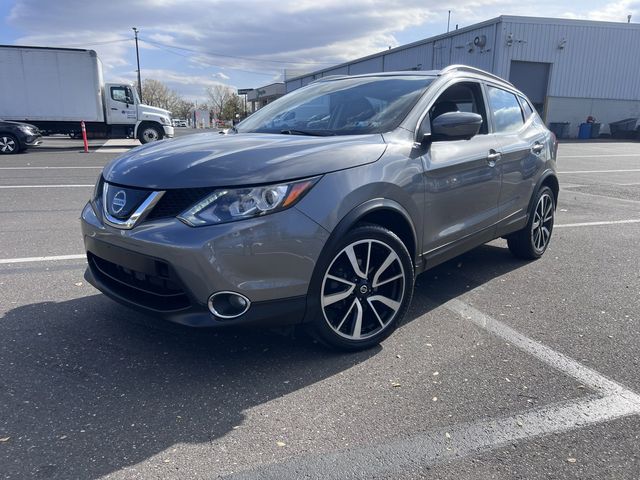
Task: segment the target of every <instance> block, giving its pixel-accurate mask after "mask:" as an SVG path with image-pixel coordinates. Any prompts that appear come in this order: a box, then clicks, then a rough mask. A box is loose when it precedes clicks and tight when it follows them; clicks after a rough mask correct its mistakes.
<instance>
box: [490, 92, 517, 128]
mask: <svg viewBox="0 0 640 480" xmlns="http://www.w3.org/2000/svg"><path fill="white" fill-rule="evenodd" d="M488 90H489V107H490V108H491V110H492V111H493V119H494V122H495V128H496V132H497V133H506V132H514V131H516V130H519V129H520V128H521V127H522V125H524V118H523V117H522V110H521V109H520V104H519V103H518V99H517V98H516V96H515V95H514V94H513V93H511V92H507V91H506V90H502V89H501V88H496V87H488Z"/></svg>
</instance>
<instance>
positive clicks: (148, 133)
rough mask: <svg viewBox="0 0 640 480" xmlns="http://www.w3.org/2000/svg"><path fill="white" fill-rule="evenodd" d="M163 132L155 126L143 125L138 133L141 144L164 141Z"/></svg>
mask: <svg viewBox="0 0 640 480" xmlns="http://www.w3.org/2000/svg"><path fill="white" fill-rule="evenodd" d="M163 135H164V134H163V132H162V131H161V130H160V128H158V127H156V126H155V125H142V126H141V127H140V130H139V132H138V140H140V143H143V144H144V143H151V142H157V141H158V140H162V137H163Z"/></svg>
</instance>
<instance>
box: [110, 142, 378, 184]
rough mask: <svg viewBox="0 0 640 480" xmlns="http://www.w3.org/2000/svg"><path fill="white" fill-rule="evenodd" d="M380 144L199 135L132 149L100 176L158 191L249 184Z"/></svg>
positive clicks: (360, 160) (314, 169)
mask: <svg viewBox="0 0 640 480" xmlns="http://www.w3.org/2000/svg"><path fill="white" fill-rule="evenodd" d="M385 148H386V144H385V143H384V140H383V138H382V135H379V134H370V135H348V136H332V137H309V136H300V135H279V134H260V133H238V134H227V135H221V134H219V133H203V134H195V135H188V136H185V137H181V138H177V139H173V140H164V141H161V142H158V143H151V144H148V145H144V146H142V147H139V148H136V149H133V150H131V151H130V152H128V153H127V154H125V155H123V156H121V157H119V158H117V159H115V160H113V161H112V162H111V163H109V164H108V165H107V166H106V167H105V169H104V172H103V175H104V178H105V180H106V181H107V182H111V183H117V184H120V185H125V186H131V187H143V188H153V189H160V190H164V189H170V188H190V187H209V186H211V187H223V186H225V187H226V186H239V185H254V184H262V183H272V182H281V181H285V180H293V179H297V178H304V177H311V176H314V175H320V174H323V173H329V172H332V171H336V170H342V169H345V168H350V167H355V166H358V165H364V164H366V163H371V162H375V161H376V160H378V159H379V158H380V157H381V156H382V154H383V153H384V150H385Z"/></svg>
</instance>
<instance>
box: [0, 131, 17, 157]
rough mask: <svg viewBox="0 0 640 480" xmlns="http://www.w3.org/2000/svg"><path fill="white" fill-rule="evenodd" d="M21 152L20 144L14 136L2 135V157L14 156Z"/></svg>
mask: <svg viewBox="0 0 640 480" xmlns="http://www.w3.org/2000/svg"><path fill="white" fill-rule="evenodd" d="M20 150H21V148H20V142H18V139H17V138H16V137H15V136H14V135H11V134H10V133H0V155H12V154H14V153H18V152H19V151H20Z"/></svg>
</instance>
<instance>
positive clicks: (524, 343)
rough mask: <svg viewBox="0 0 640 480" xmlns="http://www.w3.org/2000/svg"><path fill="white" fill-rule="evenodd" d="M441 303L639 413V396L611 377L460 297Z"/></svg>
mask: <svg viewBox="0 0 640 480" xmlns="http://www.w3.org/2000/svg"><path fill="white" fill-rule="evenodd" d="M444 306H445V308H447V309H448V310H450V311H452V312H455V313H457V314H458V315H460V316H461V317H463V318H465V319H466V320H469V321H471V322H472V323H474V324H476V325H477V326H479V327H481V328H483V329H485V330H487V331H488V332H490V333H492V334H494V335H496V336H498V337H500V338H502V339H503V340H506V341H507V342H509V343H510V344H511V345H514V346H516V347H518V348H519V349H520V350H522V351H524V352H525V353H528V354H529V355H532V356H534V357H536V358H537V359H538V360H540V361H542V362H543V363H546V364H547V365H549V366H550V367H552V368H554V369H556V370H559V371H561V372H562V373H564V374H565V375H568V376H570V377H573V378H575V379H576V380H578V381H579V382H581V383H582V384H584V385H586V386H588V387H590V388H591V389H593V390H595V391H600V392H602V393H603V394H606V395H619V396H623V397H625V398H627V399H628V400H630V401H632V402H633V403H635V404H636V406H637V408H638V412H639V413H640V396H638V395H637V394H636V393H634V392H631V391H630V390H628V389H626V388H624V387H623V386H622V385H619V384H618V383H616V382H614V381H613V380H609V379H608V378H606V377H604V376H603V375H601V374H599V373H598V372H596V371H595V370H592V369H590V368H588V367H585V366H584V365H582V364H581V363H579V362H577V361H576V360H573V359H572V358H570V357H567V356H566V355H563V354H562V353H560V352H556V351H555V350H553V349H551V348H550V347H547V346H546V345H543V344H542V343H540V342H537V341H535V340H533V339H531V338H529V337H527V336H525V335H523V334H522V333H519V332H518V331H516V330H514V329H513V328H511V327H509V326H508V325H506V324H504V323H502V322H500V321H499V320H496V319H495V318H492V317H490V316H489V315H486V314H484V313H482V312H481V311H480V310H477V309H475V308H474V307H472V306H471V305H468V304H466V303H464V302H462V301H461V300H457V299H453V300H449V301H448V302H447V303H445V304H444Z"/></svg>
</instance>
